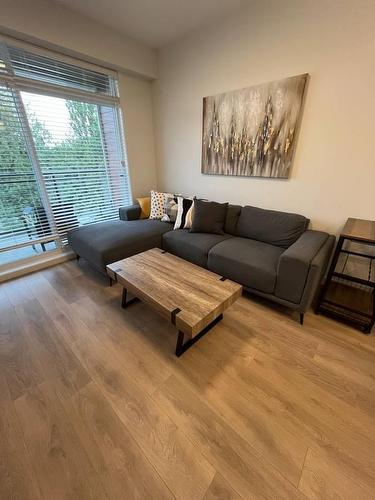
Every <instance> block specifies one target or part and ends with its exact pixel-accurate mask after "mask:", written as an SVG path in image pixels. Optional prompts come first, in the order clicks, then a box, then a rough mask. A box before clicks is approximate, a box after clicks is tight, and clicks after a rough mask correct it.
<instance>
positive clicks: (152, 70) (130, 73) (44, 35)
mask: <svg viewBox="0 0 375 500" xmlns="http://www.w3.org/2000/svg"><path fill="white" fill-rule="evenodd" d="M0 32H3V33H7V34H9V33H11V34H13V35H14V34H16V35H18V37H19V38H22V39H24V40H27V41H33V42H37V43H38V44H39V45H42V46H44V47H47V48H54V49H55V50H56V49H58V50H59V51H61V52H63V53H66V54H69V55H74V56H76V57H80V58H82V59H84V60H88V61H91V62H96V63H99V64H102V65H104V66H105V67H110V68H115V69H117V70H120V71H119V89H120V100H121V107H122V110H123V116H124V129H125V138H126V146H127V154H128V164H129V172H130V178H131V183H132V192H133V196H134V197H137V196H142V195H144V194H147V193H148V192H149V191H150V189H155V186H156V167H155V152H154V131H153V110H152V97H151V79H152V78H154V77H155V75H156V53H155V51H153V50H151V49H150V48H148V47H146V46H143V45H141V44H139V43H137V42H134V41H133V40H131V39H129V38H127V37H124V36H121V35H119V34H116V33H114V32H112V31H111V30H109V29H108V28H106V27H104V26H101V25H100V24H98V23H96V22H94V21H91V20H89V19H87V18H84V17H82V16H80V15H78V14H75V13H73V12H71V11H69V10H67V9H65V8H63V7H60V6H58V5H55V4H53V3H51V2H48V1H46V0H32V1H30V0H1V13H0Z"/></svg>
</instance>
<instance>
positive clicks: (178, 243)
mask: <svg viewBox="0 0 375 500" xmlns="http://www.w3.org/2000/svg"><path fill="white" fill-rule="evenodd" d="M228 238H233V236H231V235H229V234H209V233H190V232H189V230H187V229H176V230H175V231H170V232H169V233H165V234H164V235H163V238H162V247H163V249H164V250H166V251H167V252H170V253H173V254H174V255H177V256H178V257H182V258H183V259H185V260H188V261H190V262H193V264H197V265H198V266H202V267H207V257H208V252H209V251H210V249H211V248H212V247H213V246H215V245H217V244H218V243H220V242H221V241H224V240H227V239H228Z"/></svg>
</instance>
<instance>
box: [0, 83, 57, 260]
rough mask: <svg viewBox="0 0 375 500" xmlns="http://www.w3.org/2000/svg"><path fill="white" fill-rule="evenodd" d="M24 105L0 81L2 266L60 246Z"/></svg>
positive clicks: (0, 248)
mask: <svg viewBox="0 0 375 500" xmlns="http://www.w3.org/2000/svg"><path fill="white" fill-rule="evenodd" d="M21 107H22V103H21V102H20V98H19V93H18V92H17V91H14V90H12V89H9V88H8V87H7V86H6V85H1V84H0V265H1V264H2V263H5V262H9V261H12V260H18V259H21V258H25V257H30V256H32V255H36V254H38V253H40V252H43V251H46V250H47V249H52V248H56V244H55V241H54V236H53V227H51V224H50V221H49V217H48V215H47V211H46V207H45V206H44V203H43V201H42V200H43V195H42V187H41V186H40V183H39V182H38V176H37V175H36V172H35V166H34V163H33V160H32V153H31V151H30V145H29V138H28V131H27V124H26V123H25V121H24V119H23V113H22V109H21ZM55 236H56V235H55Z"/></svg>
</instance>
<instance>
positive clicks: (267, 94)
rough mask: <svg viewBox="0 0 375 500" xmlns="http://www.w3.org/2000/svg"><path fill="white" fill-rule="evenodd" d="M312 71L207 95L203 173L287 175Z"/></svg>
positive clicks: (203, 130) (203, 132)
mask: <svg viewBox="0 0 375 500" xmlns="http://www.w3.org/2000/svg"><path fill="white" fill-rule="evenodd" d="M308 76H309V75H308V74H307V73H304V74H302V75H297V76H292V77H288V78H283V79H281V80H276V81H272V82H268V83H263V84H260V85H255V86H252V87H247V88H244V89H240V90H234V91H231V92H224V93H222V94H217V95H215V96H209V97H204V98H203V127H202V166H201V172H202V174H206V175H230V176H245V177H266V178H278V179H287V178H288V177H289V176H290V172H291V168H292V163H293V158H294V153H295V149H296V143H297V137H298V131H299V127H300V122H301V117H302V108H303V102H304V97H305V92H306V87H307V81H308Z"/></svg>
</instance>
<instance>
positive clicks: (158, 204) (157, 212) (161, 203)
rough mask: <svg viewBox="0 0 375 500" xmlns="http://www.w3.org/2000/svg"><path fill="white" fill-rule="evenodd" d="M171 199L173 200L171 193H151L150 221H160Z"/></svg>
mask: <svg viewBox="0 0 375 500" xmlns="http://www.w3.org/2000/svg"><path fill="white" fill-rule="evenodd" d="M171 198H172V199H173V198H174V195H173V194H172V193H159V192H158V191H151V210H150V219H155V220H161V219H162V218H163V216H164V215H165V214H166V213H167V206H168V205H169V203H170V200H171Z"/></svg>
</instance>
